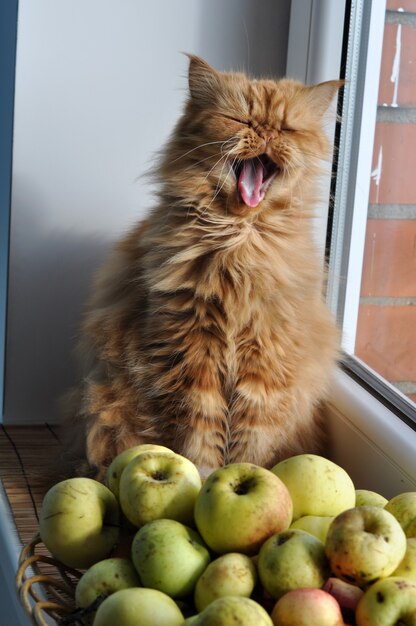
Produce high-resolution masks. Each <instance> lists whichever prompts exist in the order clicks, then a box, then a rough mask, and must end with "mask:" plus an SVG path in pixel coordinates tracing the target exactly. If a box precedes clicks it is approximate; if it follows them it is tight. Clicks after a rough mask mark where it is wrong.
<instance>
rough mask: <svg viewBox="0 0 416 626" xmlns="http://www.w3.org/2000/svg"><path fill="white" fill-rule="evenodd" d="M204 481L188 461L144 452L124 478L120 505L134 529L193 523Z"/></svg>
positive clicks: (122, 479) (121, 482) (131, 462)
mask: <svg viewBox="0 0 416 626" xmlns="http://www.w3.org/2000/svg"><path fill="white" fill-rule="evenodd" d="M200 488H201V478H200V475H199V472H198V470H197V468H196V467H195V465H194V464H193V463H192V462H191V461H189V460H188V459H186V458H185V457H183V456H181V455H179V454H174V453H173V452H172V453H171V454H168V453H166V452H157V451H153V452H144V453H142V454H139V455H138V456H136V457H135V458H133V459H132V460H131V461H130V462H129V463H128V464H127V466H126V467H125V468H124V470H123V473H122V474H121V478H120V486H119V490H120V505H121V508H122V511H123V513H124V515H125V516H126V517H127V519H128V520H129V522H131V524H133V525H134V526H137V527H140V526H143V525H144V524H146V523H147V522H150V521H151V520H155V519H160V518H167V519H175V520H177V521H179V522H183V523H184V524H192V523H193V512H194V505H195V499H196V497H197V494H198V492H199V490H200Z"/></svg>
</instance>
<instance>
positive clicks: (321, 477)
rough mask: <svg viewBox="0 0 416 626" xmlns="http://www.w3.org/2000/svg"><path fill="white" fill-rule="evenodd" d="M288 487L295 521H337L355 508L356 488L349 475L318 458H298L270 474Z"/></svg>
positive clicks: (327, 460)
mask: <svg viewBox="0 0 416 626" xmlns="http://www.w3.org/2000/svg"><path fill="white" fill-rule="evenodd" d="M271 471H272V472H273V473H274V474H276V476H278V477H279V478H280V479H281V480H282V481H283V482H284V483H285V485H286V487H287V488H288V490H289V493H290V495H291V497H292V501H293V520H297V519H298V518H299V517H303V516H305V515H320V516H326V517H335V516H336V515H338V514H339V513H341V512H342V511H345V510H346V509H350V508H351V507H353V506H355V487H354V484H353V482H352V480H351V478H350V477H349V476H348V474H347V472H346V471H345V470H344V469H343V468H342V467H340V466H339V465H336V463H333V462H332V461H330V460H329V459H326V458H324V457H322V456H318V455H316V454H298V455H296V456H292V457H290V458H288V459H285V460H284V461H281V462H280V463H278V464H277V465H275V466H274V467H273V468H272V470H271Z"/></svg>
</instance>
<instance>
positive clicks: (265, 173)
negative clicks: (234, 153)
mask: <svg viewBox="0 0 416 626" xmlns="http://www.w3.org/2000/svg"><path fill="white" fill-rule="evenodd" d="M233 170H234V174H235V177H236V180H237V189H238V193H239V195H240V198H241V199H242V201H243V202H244V204H246V205H247V206H249V207H256V206H257V205H258V204H259V203H260V202H261V201H262V200H263V198H264V196H265V193H266V191H267V189H268V187H269V185H270V183H271V182H272V180H273V179H274V177H275V176H276V174H277V173H278V172H279V168H278V166H277V165H276V163H274V162H273V161H272V160H271V159H270V158H269V157H268V156H267V154H260V155H259V156H256V157H253V158H252V159H245V160H244V161H239V162H238V163H237V164H235V165H233Z"/></svg>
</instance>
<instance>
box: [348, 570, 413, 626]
mask: <svg viewBox="0 0 416 626" xmlns="http://www.w3.org/2000/svg"><path fill="white" fill-rule="evenodd" d="M355 619H356V623H357V626H396V625H398V624H403V625H406V626H416V583H414V582H413V581H411V580H407V579H406V578H400V577H397V576H394V577H388V578H384V579H382V580H379V581H377V582H376V583H374V584H373V585H371V587H369V588H368V589H367V591H366V592H365V593H364V595H363V597H362V598H361V600H360V601H359V603H358V606H357V610H356V612H355Z"/></svg>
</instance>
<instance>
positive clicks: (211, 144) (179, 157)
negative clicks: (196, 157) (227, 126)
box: [171, 139, 229, 163]
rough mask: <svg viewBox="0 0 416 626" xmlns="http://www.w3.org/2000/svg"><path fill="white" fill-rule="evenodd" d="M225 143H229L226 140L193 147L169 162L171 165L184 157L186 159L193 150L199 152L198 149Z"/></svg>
mask: <svg viewBox="0 0 416 626" xmlns="http://www.w3.org/2000/svg"><path fill="white" fill-rule="evenodd" d="M226 141H229V140H228V139H226V140H225V141H224V140H223V141H208V142H207V143H201V144H200V145H198V146H195V147H194V148H191V150H188V151H187V152H184V154H181V155H180V156H178V157H176V159H173V161H171V163H176V161H179V160H180V159H183V158H184V157H186V156H187V155H188V154H191V152H194V151H195V150H199V149H200V148H205V147H206V146H213V145H214V144H219V143H222V144H223V143H225V142H226Z"/></svg>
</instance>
